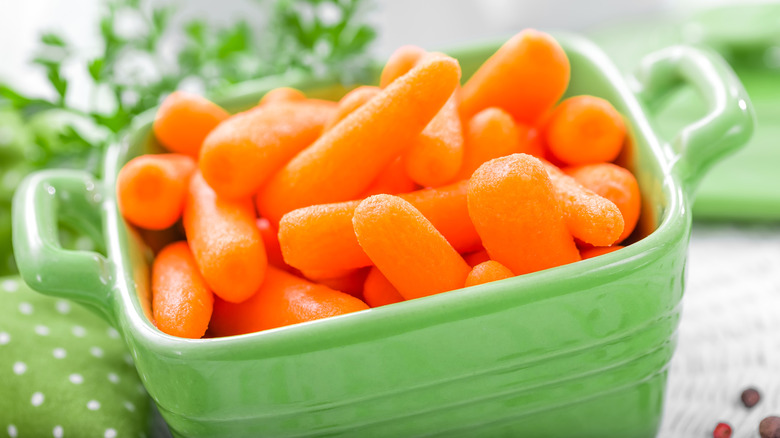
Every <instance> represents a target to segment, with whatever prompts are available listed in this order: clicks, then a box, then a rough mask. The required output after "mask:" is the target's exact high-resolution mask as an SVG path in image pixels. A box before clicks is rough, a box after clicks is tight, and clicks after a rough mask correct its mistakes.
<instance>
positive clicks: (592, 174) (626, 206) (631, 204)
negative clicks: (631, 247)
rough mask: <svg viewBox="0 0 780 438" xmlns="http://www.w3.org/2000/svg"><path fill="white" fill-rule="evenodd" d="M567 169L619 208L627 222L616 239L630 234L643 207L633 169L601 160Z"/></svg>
mask: <svg viewBox="0 0 780 438" xmlns="http://www.w3.org/2000/svg"><path fill="white" fill-rule="evenodd" d="M566 173H567V174H568V175H569V176H571V177H573V178H574V179H575V180H576V181H577V182H578V183H580V184H582V185H583V186H584V187H586V188H587V189H590V190H593V192H595V193H596V194H597V195H599V196H602V197H604V198H606V199H608V200H610V201H611V202H613V203H614V204H615V205H616V206H617V208H619V209H620V213H621V214H622V216H623V223H624V226H623V232H622V233H621V234H620V237H618V239H617V241H616V242H622V241H623V240H625V239H626V238H627V237H628V236H629V235H631V233H632V232H633V231H634V228H635V227H636V223H637V221H638V220H639V213H640V210H641V208H642V195H641V193H640V192H639V184H638V183H637V181H636V178H635V177H634V175H633V174H632V173H631V172H629V171H628V170H627V169H624V168H622V167H620V166H617V165H615V164H612V163H602V164H591V165H586V166H581V167H575V168H570V169H567V170H566Z"/></svg>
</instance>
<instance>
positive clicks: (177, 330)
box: [152, 242, 214, 339]
mask: <svg viewBox="0 0 780 438" xmlns="http://www.w3.org/2000/svg"><path fill="white" fill-rule="evenodd" d="M213 306H214V294H213V293H212V292H211V290H210V289H209V288H208V286H207V285H206V282H205V281H204V280H203V277H201V275H200V272H198V267H197V266H196V265H195V259H193V258H192V253H191V252H190V249H189V247H188V246H187V242H175V243H172V244H170V245H168V246H166V247H165V248H163V250H162V251H160V253H159V254H157V257H155V259H154V264H153V265H152V312H153V314H154V322H155V324H156V325H157V328H158V329H160V330H161V331H162V332H163V333H167V334H169V335H171V336H178V337H181V338H192V339H199V338H202V337H203V335H204V334H205V333H206V329H207V328H208V326H209V320H210V319H211V313H212V309H213Z"/></svg>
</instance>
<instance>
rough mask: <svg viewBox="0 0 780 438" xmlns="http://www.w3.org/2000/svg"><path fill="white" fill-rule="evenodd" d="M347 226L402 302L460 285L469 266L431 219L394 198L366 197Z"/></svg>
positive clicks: (382, 196)
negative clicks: (353, 229)
mask: <svg viewBox="0 0 780 438" xmlns="http://www.w3.org/2000/svg"><path fill="white" fill-rule="evenodd" d="M352 225H353V226H354V228H355V235H356V236H357V239H358V243H360V246H361V247H362V248H363V251H365V252H366V254H368V256H369V258H370V259H371V261H372V262H374V264H375V265H376V267H377V268H378V269H379V270H380V271H382V274H383V275H384V276H385V277H387V279H388V280H389V281H390V283H392V284H393V286H395V287H396V289H398V293H400V294H401V296H403V297H404V298H405V299H407V300H409V299H413V298H419V297H424V296H428V295H433V294H437V293H441V292H446V291H449V290H453V289H460V288H461V287H463V284H464V282H465V281H466V276H468V273H469V271H470V270H471V268H470V267H469V265H468V264H466V262H465V261H464V260H463V258H462V257H461V256H460V254H458V252H457V251H455V248H453V247H452V245H450V244H449V243H448V242H447V239H445V238H444V236H442V235H441V233H440V232H439V231H437V230H436V228H434V226H433V225H432V224H431V222H430V221H429V220H428V219H426V218H425V216H423V215H422V213H420V211H419V210H417V209H416V208H414V206H413V205H412V204H410V203H409V202H407V201H405V200H403V199H401V198H399V197H397V196H393V195H374V196H371V197H369V198H366V199H365V200H363V201H362V202H361V203H360V205H358V207H357V208H356V209H355V215H354V216H353V217H352Z"/></svg>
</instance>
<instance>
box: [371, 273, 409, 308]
mask: <svg viewBox="0 0 780 438" xmlns="http://www.w3.org/2000/svg"><path fill="white" fill-rule="evenodd" d="M363 300H364V301H365V302H366V304H368V305H369V306H371V307H380V306H386V305H388V304H393V303H400V302H401V301H403V300H404V297H402V296H401V294H399V293H398V290H397V289H396V288H395V286H393V285H392V283H390V282H389V281H388V280H387V278H386V277H385V276H384V275H382V271H380V270H379V269H377V267H376V266H372V267H371V269H370V270H369V272H368V276H367V277H366V281H365V283H364V285H363Z"/></svg>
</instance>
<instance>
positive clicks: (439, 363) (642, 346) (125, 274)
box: [14, 35, 753, 438]
mask: <svg viewBox="0 0 780 438" xmlns="http://www.w3.org/2000/svg"><path fill="white" fill-rule="evenodd" d="M559 40H560V41H561V43H562V45H563V46H564V48H565V49H566V51H567V53H568V55H569V58H570V60H571V64H572V72H573V74H572V80H571V84H570V86H569V90H568V95H576V94H584V93H588V94H594V95H597V96H601V97H604V98H606V99H608V100H610V101H611V102H613V104H614V105H615V106H616V107H617V109H618V110H620V111H621V112H622V113H623V114H625V116H626V120H627V122H628V126H629V131H630V137H631V140H630V142H629V144H628V145H627V148H626V151H625V152H624V153H623V155H622V156H621V158H620V160H621V162H622V163H623V164H624V165H626V166H628V167H630V168H631V169H632V170H633V171H634V172H635V174H636V175H637V177H638V180H639V182H640V186H641V189H642V192H643V194H644V204H643V208H644V212H643V215H642V219H641V222H640V225H639V227H638V230H637V232H636V233H635V235H634V236H633V237H632V239H633V240H635V243H633V244H632V245H630V246H628V247H627V248H625V249H622V250H620V251H617V252H614V253H611V254H607V255H604V256H601V257H598V258H595V259H590V260H585V261H582V262H578V263H574V264H571V265H567V266H561V267H558V268H554V269H550V270H546V271H542V272H537V273H533V274H529V275H524V276H521V277H516V278H511V279H507V280H502V281H499V282H495V283H488V284H484V285H480V286H476V287H471V288H467V289H462V290H457V291H452V292H448V293H445V294H440V295H435V296H431V297H426V298H422V299H417V300H413V301H407V302H403V303H399V304H395V305H391V306H386V307H382V308H377V309H371V310H367V311H363V312H358V313H353V314H349V315H344V316H340V317H335V318H330V319H325V320H320V321H314V322H310V323H305V324H299V325H295V326H290V327H284V328H279V329H274V330H268V331H265V332H260V333H254V334H248V335H242V336H236V337H228V338H220V339H201V340H186V339H179V338H174V337H171V336H168V335H165V334H163V333H161V332H159V331H158V330H157V329H156V328H155V327H154V326H153V325H152V324H151V323H150V322H149V320H148V319H147V317H146V316H145V313H148V308H149V303H148V264H147V261H148V257H145V250H144V249H143V247H142V246H141V245H140V244H139V241H138V239H137V237H136V235H135V233H134V232H133V231H132V229H130V228H128V227H127V226H126V225H125V223H124V222H123V221H122V220H121V218H120V217H119V214H118V211H117V208H116V204H115V199H114V183H115V176H116V174H117V172H118V170H119V168H120V167H121V166H122V165H123V164H124V163H125V162H126V161H127V160H128V159H130V158H131V157H134V156H136V155H138V154H140V153H144V152H154V151H157V150H159V148H158V146H157V145H156V144H155V141H154V139H153V136H152V134H151V132H150V119H151V115H147V116H146V117H145V118H142V119H140V120H139V121H138V124H137V125H136V126H135V127H134V129H133V131H132V133H131V134H130V136H129V137H128V138H127V139H126V141H125V142H124V143H122V144H120V145H116V146H115V147H112V148H111V149H110V150H109V151H108V153H107V156H106V161H105V163H106V166H105V170H104V175H105V176H104V180H103V181H92V180H91V179H90V178H89V177H87V176H85V174H84V173H80V172H46V173H41V174H38V175H36V176H33V177H32V178H30V179H28V180H27V181H26V182H25V183H24V185H23V187H21V189H20V190H19V192H18V194H17V196H16V199H15V203H16V204H15V217H14V219H15V224H14V225H15V230H14V231H15V235H14V237H15V239H14V240H15V245H16V250H17V256H18V259H19V267H20V271H21V273H22V275H23V276H24V278H25V280H26V281H27V282H28V283H30V284H31V285H32V286H33V287H34V288H35V289H38V290H40V291H41V292H44V293H49V294H53V295H58V296H67V297H76V298H79V299H80V300H81V301H82V302H86V303H88V304H90V305H92V306H93V307H101V308H103V309H105V313H106V314H107V315H108V317H109V318H110V319H111V320H113V321H114V322H115V323H116V325H117V327H118V328H119V330H120V331H121V332H122V333H123V336H124V338H125V340H126V342H127V344H128V346H129V347H130V350H131V352H132V354H133V357H134V358H135V364H136V367H137V368H138V372H139V375H140V376H141V379H142V380H143V382H144V384H145V385H146V387H147V389H148V391H149V393H150V394H151V396H152V398H153V399H154V400H155V402H156V403H157V405H158V407H159V409H160V412H161V413H162V415H163V417H164V418H165V419H166V421H167V422H168V424H169V425H170V427H171V430H172V431H173V432H174V433H175V434H176V435H180V436H191V437H208V436H230V437H241V436H268V437H299V436H311V435H317V436H334V435H339V436H354V437H366V436H372V437H381V436H388V437H394V436H421V435H426V436H428V435H435V436H446V437H452V436H497V435H512V436H529V437H531V436H532V437H560V436H564V435H565V436H576V437H609V436H616V437H618V436H619V437H622V438H631V437H652V436H654V435H655V433H656V429H657V427H658V424H659V421H660V415H661V407H662V400H663V392H664V385H665V381H666V369H667V368H666V367H667V363H668V361H669V359H670V358H671V355H672V352H673V349H674V338H675V330H676V327H677V322H678V318H679V315H680V307H679V305H680V299H681V297H682V293H683V285H684V278H685V275H684V272H685V258H686V248H687V243H688V237H689V233H690V226H691V216H690V209H689V205H690V202H691V196H690V193H689V190H690V188H691V187H692V186H694V185H695V182H696V181H698V180H699V178H700V177H701V176H702V175H703V172H704V171H705V170H706V168H707V167H708V166H709V165H710V164H711V163H712V162H713V161H714V160H715V159H717V158H718V157H719V156H721V155H722V154H724V153H726V152H727V151H729V150H732V149H734V148H737V147H738V146H739V145H741V144H742V143H744V142H745V140H746V138H747V136H748V135H749V133H750V131H751V129H752V124H753V119H752V117H751V114H750V112H749V110H748V109H747V108H749V102H748V101H747V98H746V95H745V94H744V91H743V90H742V88H741V86H740V84H739V82H738V81H736V80H735V78H734V76H733V75H732V74H731V73H730V72H729V70H728V68H727V67H726V66H725V64H723V62H722V61H721V60H719V59H717V58H715V57H713V56H712V55H710V54H707V53H703V52H700V51H697V50H694V49H690V48H685V47H679V48H675V49H671V50H669V51H667V52H663V53H661V54H659V55H657V56H655V57H654V58H652V59H651V60H650V61H648V64H646V65H645V66H644V67H643V71H644V74H643V75H642V76H641V77H640V78H639V81H640V82H637V84H640V85H638V86H637V88H636V90H631V89H629V87H628V85H627V84H626V83H625V82H624V81H623V79H622V78H621V76H620V74H619V73H618V71H617V70H616V69H615V68H614V67H613V66H612V65H611V63H610V62H609V60H608V59H607V58H606V57H605V55H603V54H602V53H601V52H600V51H599V50H598V49H597V48H596V47H595V46H593V45H592V44H590V43H588V42H586V41H584V40H582V39H578V38H576V37H571V36H565V35H561V36H559ZM497 47H498V44H493V45H485V46H482V47H478V48H475V49H472V50H464V51H458V52H453V55H454V56H456V57H457V58H458V59H459V60H460V61H461V64H462V67H463V71H464V77H467V76H468V75H469V74H471V73H472V72H473V71H474V70H475V69H476V68H477V66H478V65H479V64H480V63H481V62H482V61H484V59H486V58H487V57H488V56H489V55H490V54H491V53H492V52H493V51H495V49H496V48H497ZM678 77H683V78H685V80H688V81H692V82H695V83H696V85H697V86H699V87H700V89H701V90H702V92H703V93H705V94H707V95H710V94H717V96H718V97H717V98H716V99H714V100H713V102H714V103H713V105H712V107H711V112H710V114H709V115H708V117H707V119H706V122H705V123H698V124H694V125H692V126H690V127H688V128H686V129H685V130H684V131H683V132H682V134H681V135H679V136H677V137H676V140H675V141H674V144H675V145H676V146H675V147H676V150H675V147H672V146H671V144H669V143H667V142H665V141H663V140H661V139H659V138H658V137H657V135H656V134H655V132H654V130H653V127H652V118H653V114H652V113H651V112H650V110H649V108H648V107H647V106H646V102H645V100H647V102H648V103H649V102H650V101H652V100H653V98H654V97H656V94H657V93H662V92H663V91H664V90H666V89H667V87H668V84H670V83H672V82H673V81H672V79H674V78H678ZM288 79H289V78H288ZM641 81H644V82H641ZM700 82H701V83H700ZM288 83H289V81H288V80H284V78H282V79H281V80H276V81H265V82H263V83H262V84H261V86H257V84H255V87H256V88H254V89H251V90H248V91H247V90H246V89H245V90H242V91H241V92H240V93H238V94H236V95H234V96H232V97H226V98H225V99H224V100H223V101H222V103H223V104H225V105H226V106H227V107H228V108H229V109H230V110H232V111H238V110H241V109H244V108H246V107H248V106H251V105H252V104H254V103H255V102H257V100H258V99H259V98H260V97H261V96H262V94H263V93H264V92H265V91H267V90H268V89H271V88H273V87H276V86H280V85H284V84H288ZM295 84H296V85H297V86H298V87H299V88H301V89H303V90H304V91H306V92H307V93H309V94H311V95H319V96H329V97H331V98H337V97H338V95H339V93H343V91H344V90H343V89H341V88H340V87H338V86H331V85H328V84H322V83H320V84H314V83H307V82H306V81H298V82H295ZM635 92H638V93H639V95H640V96H641V97H642V98H641V100H638V99H637V98H636V96H635ZM722 134H725V135H722ZM713 140H715V141H714V143H713ZM50 187H53V188H54V193H51V192H50V189H49V188H50ZM89 187H92V188H93V189H92V191H91V192H90V193H92V195H87V196H86V197H85V198H86V199H87V201H89V200H90V199H91V200H92V201H95V199H94V197H95V196H96V195H98V196H100V197H101V199H100V200H99V201H95V202H91V201H90V202H91V203H89V202H88V203H86V204H84V203H82V204H77V203H70V202H59V201H57V200H56V199H57V197H58V196H61V195H65V194H67V195H68V196H69V197H70V198H71V199H72V198H75V197H78V196H81V195H79V194H77V193H72V192H73V191H78V189H84V190H86V188H89ZM85 210H90V211H92V213H91V215H94V214H99V216H100V217H101V218H102V227H103V236H104V243H105V248H106V250H107V253H106V255H107V258H104V257H103V256H101V255H99V254H97V253H63V252H61V251H59V250H58V249H57V242H56V241H55V240H54V239H53V236H52V235H51V233H50V232H49V231H47V230H51V229H52V228H53V227H54V226H55V224H56V222H57V215H64V214H65V213H75V212H79V211H82V212H84V213H88V212H87V211H85ZM55 266H56V267H55ZM433 275H435V273H434V274H433ZM76 291H78V292H76ZM77 293H78V295H76V294H77Z"/></svg>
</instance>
